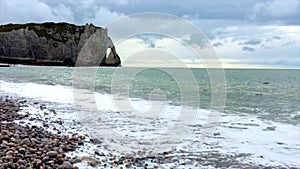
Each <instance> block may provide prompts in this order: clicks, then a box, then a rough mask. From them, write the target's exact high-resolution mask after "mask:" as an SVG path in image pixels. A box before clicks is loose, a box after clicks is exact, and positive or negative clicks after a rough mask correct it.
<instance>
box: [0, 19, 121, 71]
mask: <svg viewBox="0 0 300 169" xmlns="http://www.w3.org/2000/svg"><path fill="white" fill-rule="evenodd" d="M0 63H6V64H24V65H40V66H120V65H121V60H120V57H119V56H118V54H117V52H116V49H115V46H114V44H113V42H112V40H111V39H110V37H109V36H108V33H107V29H105V28H101V27H96V26H94V25H92V24H86V25H84V26H77V25H74V24H70V23H53V22H46V23H27V24H7V25H1V26H0Z"/></svg>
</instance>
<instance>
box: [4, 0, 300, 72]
mask: <svg viewBox="0 0 300 169" xmlns="http://www.w3.org/2000/svg"><path fill="white" fill-rule="evenodd" d="M0 2H1V3H0V23H1V24H7V23H27V22H46V21H54V22H62V21H64V22H70V23H75V24H78V25H84V24H85V23H93V24H94V25H97V26H102V27H106V26H107V25H109V24H111V23H113V22H116V21H118V19H120V18H124V17H126V16H128V15H132V14H136V13H143V12H159V13H167V14H171V15H175V16H177V17H180V18H182V19H184V20H185V21H187V22H189V23H191V24H193V25H194V26H196V27H197V28H198V29H199V30H200V31H201V32H203V33H204V35H205V36H206V37H207V38H208V39H209V42H210V44H211V46H213V47H214V50H215V52H216V53H217V55H218V57H219V60H220V61H221V63H222V66H223V67H231V68H237V67H239V68H240V67H243V68H299V67H300V17H299V16H300V1H299V0H207V1H206V0H193V1H192V0H184V1H182V0H105V1H104V0H82V1H77V0H0ZM158 23H159V22H158ZM140 26H141V27H143V26H149V25H140ZM108 27H109V26H108ZM125 27H126V25H124V29H125ZM178 29H179V28H178ZM108 31H109V30H108ZM170 31H172V30H170ZM187 33H188V32H187ZM187 35H188V34H187ZM113 41H114V42H115V44H116V48H117V52H118V53H119V55H120V57H121V59H122V60H126V59H127V58H129V57H130V56H131V55H134V54H136V53H137V52H141V51H145V50H149V49H156V48H158V49H162V50H165V51H168V52H170V53H173V54H174V55H176V56H177V57H179V58H180V59H182V61H183V62H184V63H186V64H188V65H190V66H195V67H197V66H198V65H199V63H200V62H201V61H200V60H201V59H200V60H199V59H198V58H197V57H194V58H193V56H192V55H193V53H192V52H191V51H189V50H190V49H188V48H187V47H186V46H184V45H182V43H181V42H180V41H176V40H174V39H173V38H172V37H168V36H163V35H162V36H161V35H160V36H157V35H151V34H144V35H143V34H142V35H135V36H131V37H128V38H126V39H125V40H123V41H122V42H120V43H118V42H117V41H118V39H113ZM156 60H157V61H158V62H159V59H157V58H156ZM145 62H146V61H145ZM164 62H165V61H164ZM139 64H142V63H139ZM146 64H147V63H145V65H146ZM128 65H129V64H128ZM125 66H126V64H125Z"/></svg>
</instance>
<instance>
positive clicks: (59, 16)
mask: <svg viewBox="0 0 300 169" xmlns="http://www.w3.org/2000/svg"><path fill="white" fill-rule="evenodd" d="M52 13H53V14H54V15H55V20H56V21H65V22H71V23H73V22H74V21H75V18H74V12H73V11H72V9H71V8H70V7H67V6H65V5H64V4H59V5H57V6H56V7H54V8H53V9H52Z"/></svg>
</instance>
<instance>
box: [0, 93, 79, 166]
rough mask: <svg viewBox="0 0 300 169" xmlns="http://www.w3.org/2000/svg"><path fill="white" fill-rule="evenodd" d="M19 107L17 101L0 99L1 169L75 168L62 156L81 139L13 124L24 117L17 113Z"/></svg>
mask: <svg viewBox="0 0 300 169" xmlns="http://www.w3.org/2000/svg"><path fill="white" fill-rule="evenodd" d="M19 108H20V103H19V102H18V101H17V100H14V99H12V98H8V97H5V98H3V97H2V98H0V119H1V121H0V122H1V126H0V169H8V168H10V169H23V168H24V169H27V168H28V169H47V168H61V169H73V168H77V167H76V166H74V165H73V164H74V162H73V160H72V159H71V158H70V157H67V156H66V155H65V153H66V152H68V151H74V150H75V149H76V147H77V146H78V142H79V140H80V139H79V138H76V137H69V136H60V135H56V134H53V133H50V132H49V131H46V130H44V129H43V128H41V127H37V126H34V125H32V126H29V125H20V124H18V123H16V122H14V121H15V120H20V119H23V118H25V117H27V115H22V114H18V113H17V112H18V110H19Z"/></svg>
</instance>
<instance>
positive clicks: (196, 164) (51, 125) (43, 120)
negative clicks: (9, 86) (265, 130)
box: [0, 96, 293, 169]
mask: <svg viewBox="0 0 300 169" xmlns="http://www.w3.org/2000/svg"><path fill="white" fill-rule="evenodd" d="M30 107H35V108H37V109H39V110H40V111H39V114H37V113H32V112H30V110H32V109H30ZM56 114H57V112H56V111H55V110H53V109H50V108H47V105H45V104H40V103H38V102H34V101H27V100H26V99H22V98H17V97H12V96H1V99H0V115H1V116H0V120H1V127H0V130H1V132H0V133H1V135H0V143H1V144H0V149H1V151H0V168H1V169H26V168H29V169H48V168H49V169H50V168H58V169H77V168H82V169H86V168H120V169H121V168H254V169H255V168H257V169H259V168H286V167H282V166H263V165H259V164H255V163H251V162H243V160H242V159H243V158H246V157H247V156H248V154H235V155H224V154H219V153H215V152H203V153H201V154H192V153H188V152H180V153H178V152H176V153H175V152H171V151H170V152H161V153H160V154H151V152H144V151H139V152H136V153H133V154H119V153H114V152H111V151H106V150H105V145H103V144H102V141H101V140H99V139H97V138H92V137H90V136H89V135H88V134H87V133H84V131H83V130H82V129H81V127H80V123H78V122H76V121H71V122H66V121H64V120H63V119H61V118H59V117H56ZM289 168H293V167H289Z"/></svg>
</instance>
